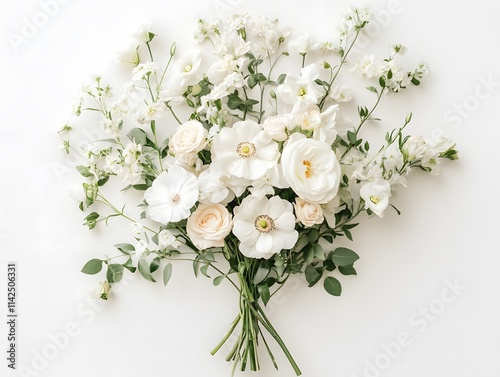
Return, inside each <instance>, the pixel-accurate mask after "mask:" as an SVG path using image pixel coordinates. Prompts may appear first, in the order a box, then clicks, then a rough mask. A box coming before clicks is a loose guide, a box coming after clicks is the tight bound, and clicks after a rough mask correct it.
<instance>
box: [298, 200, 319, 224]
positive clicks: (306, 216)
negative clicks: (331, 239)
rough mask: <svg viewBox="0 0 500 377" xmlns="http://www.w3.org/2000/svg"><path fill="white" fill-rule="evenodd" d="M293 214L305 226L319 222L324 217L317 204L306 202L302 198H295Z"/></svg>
mask: <svg viewBox="0 0 500 377" xmlns="http://www.w3.org/2000/svg"><path fill="white" fill-rule="evenodd" d="M293 206H294V207H295V215H296V216H297V220H299V222H300V223H301V224H303V225H304V226H306V227H311V226H313V225H316V224H321V223H322V222H323V221H324V220H325V218H324V216H323V209H322V208H321V206H320V205H319V204H314V203H309V202H306V201H305V200H304V199H301V198H295V203H294V205H293Z"/></svg>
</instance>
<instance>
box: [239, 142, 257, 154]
mask: <svg viewBox="0 0 500 377" xmlns="http://www.w3.org/2000/svg"><path fill="white" fill-rule="evenodd" d="M256 151H257V150H256V149H255V145H253V144H252V143H247V142H243V143H239V144H238V146H237V147H236V152H238V154H239V155H240V156H241V157H244V158H246V157H252V156H253V155H254V154H255V152H256Z"/></svg>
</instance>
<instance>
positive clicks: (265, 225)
mask: <svg viewBox="0 0 500 377" xmlns="http://www.w3.org/2000/svg"><path fill="white" fill-rule="evenodd" d="M254 225H255V229H257V230H258V231H259V232H261V233H269V232H270V231H272V230H273V229H274V228H275V227H276V226H275V225H274V221H273V219H272V218H271V217H269V216H268V215H259V216H257V218H256V219H255V222H254Z"/></svg>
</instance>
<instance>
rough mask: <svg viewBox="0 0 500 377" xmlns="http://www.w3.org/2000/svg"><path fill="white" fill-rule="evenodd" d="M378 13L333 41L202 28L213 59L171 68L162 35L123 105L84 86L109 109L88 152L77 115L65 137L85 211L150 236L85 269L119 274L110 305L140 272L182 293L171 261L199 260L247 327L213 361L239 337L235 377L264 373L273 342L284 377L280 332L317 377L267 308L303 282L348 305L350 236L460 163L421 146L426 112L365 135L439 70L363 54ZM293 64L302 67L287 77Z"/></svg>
mask: <svg viewBox="0 0 500 377" xmlns="http://www.w3.org/2000/svg"><path fill="white" fill-rule="evenodd" d="M370 14H371V13H370V11H369V10H368V9H365V8H352V9H351V10H350V12H349V13H348V14H347V15H346V16H345V17H343V18H342V19H341V20H340V23H339V26H338V28H337V37H336V39H335V40H330V41H328V40H325V41H322V42H320V43H315V42H313V41H312V39H311V38H310V37H309V36H307V35H292V34H290V32H289V30H288V29H287V28H284V27H282V26H280V24H279V23H278V21H277V20H274V19H269V18H266V17H263V16H253V15H249V14H237V15H234V16H232V17H230V18H228V19H224V20H222V19H219V20H204V19H200V20H199V21H198V24H197V30H196V33H195V42H196V44H197V45H198V47H196V48H194V49H193V50H192V51H191V52H189V53H187V54H185V55H183V56H180V57H178V55H177V51H176V50H177V49H176V44H175V43H173V44H171V45H170V48H169V49H168V48H167V49H166V50H165V52H164V53H163V54H162V55H161V56H160V58H159V59H158V60H157V59H156V58H158V57H154V55H153V48H159V49H161V48H162V45H161V44H159V42H158V38H156V34H155V33H153V32H152V31H151V29H150V27H149V26H146V27H144V28H143V29H142V30H141V31H140V32H138V33H137V34H136V35H135V37H134V38H133V40H132V41H131V44H130V48H129V49H125V50H124V51H122V52H121V53H120V54H119V58H120V60H121V61H123V62H125V64H129V66H130V70H131V77H130V80H129V82H128V83H127V84H126V85H125V86H124V88H123V92H122V93H120V94H119V95H116V96H115V94H114V93H115V91H114V90H112V88H111V87H110V86H109V85H107V84H105V82H104V80H103V79H102V78H101V77H96V78H95V80H94V81H93V82H92V83H91V84H89V85H86V86H85V87H84V88H83V89H82V93H81V96H80V98H79V99H78V101H77V104H76V106H75V110H74V115H75V118H76V116H80V115H81V114H82V113H83V112H87V113H94V114H95V115H94V116H93V117H92V116H90V117H89V123H91V127H93V128H92V129H95V130H97V131H96V132H95V134H97V135H103V136H102V137H98V138H96V139H95V140H90V141H88V142H84V143H83V144H82V143H79V144H77V146H75V139H76V140H78V138H80V137H81V136H82V134H81V130H85V129H87V128H86V127H88V126H86V125H84V126H81V125H80V124H79V123H80V122H79V121H76V120H75V119H72V120H71V121H70V122H68V123H67V124H66V125H65V126H64V127H63V129H62V130H61V131H60V136H61V137H62V140H63V144H64V149H65V150H66V151H67V152H68V153H69V154H72V155H75V156H80V157H81V160H82V161H83V162H81V163H79V164H77V166H76V169H77V170H78V172H79V173H80V174H81V176H83V177H84V182H83V190H82V192H83V197H82V198H81V200H80V209H81V210H82V211H87V209H89V208H93V209H95V210H93V211H92V212H90V213H88V214H87V215H86V217H85V225H87V226H88V227H89V228H90V229H93V228H94V227H96V225H97V224H98V223H101V222H103V223H106V224H107V223H108V220H110V219H111V218H113V217H123V218H125V219H127V220H129V221H130V224H131V227H132V232H131V235H130V237H129V238H132V237H133V239H134V241H133V242H129V243H120V244H117V245H115V246H116V248H117V249H118V250H119V252H120V253H119V254H118V255H117V256H114V257H111V258H110V257H106V258H104V259H92V260H90V261H89V262H88V263H86V264H85V266H84V267H83V270H82V271H83V272H84V273H86V274H98V273H100V272H101V271H103V272H104V271H105V276H106V280H105V281H104V283H103V284H102V291H101V293H100V295H101V298H102V299H107V297H108V294H109V292H110V291H112V285H113V284H114V283H117V282H118V281H120V279H121V278H122V276H123V273H124V271H125V270H128V271H130V272H132V273H135V272H139V274H140V275H142V276H143V277H144V278H145V279H147V280H149V281H151V282H155V281H156V280H158V279H162V280H163V282H164V284H165V285H166V284H167V283H168V281H169V279H170V277H171V275H172V268H173V265H172V263H171V262H172V261H175V260H189V261H191V262H192V263H193V266H194V271H195V274H196V275H197V274H199V273H201V274H203V275H205V276H207V277H210V278H212V279H213V283H214V284H215V285H218V284H220V283H221V282H222V281H228V282H229V283H230V284H232V285H233V286H234V288H235V289H236V290H237V291H238V292H239V297H240V299H239V308H238V309H237V310H235V312H236V318H235V320H234V322H233V323H232V324H231V326H230V328H229V331H228V334H227V335H226V336H225V337H224V338H223V339H222V341H221V343H220V344H219V345H217V347H216V348H215V349H214V350H213V352H212V353H213V354H214V353H216V352H217V351H218V350H219V349H220V348H221V346H222V345H223V344H224V343H225V342H226V341H227V340H228V339H229V338H230V336H231V335H232V334H233V333H235V334H238V335H237V337H236V342H235V343H234V346H233V348H232V350H231V352H230V353H229V355H228V356H227V361H230V362H233V364H234V367H233V373H234V370H236V368H238V367H239V368H240V369H241V370H245V369H246V368H247V366H249V368H250V369H251V370H254V371H255V370H258V369H259V352H258V348H259V345H260V346H263V347H264V348H265V350H266V351H267V352H268V354H269V355H270V357H271V359H272V361H273V363H274V365H275V366H276V362H275V358H274V356H273V353H272V351H271V346H270V344H269V340H268V337H269V335H270V336H271V337H272V338H273V339H274V340H275V341H276V342H277V343H278V345H279V347H280V348H281V349H282V351H283V352H284V353H285V355H286V357H287V358H288V360H289V361H290V363H291V365H292V367H293V369H294V371H295V373H296V374H297V375H300V374H301V371H300V369H299V367H298V366H297V364H296V363H295V361H294V359H293V357H292V356H291V354H290V352H289V351H288V349H287V347H286V346H285V344H284V342H283V340H282V339H281V337H280V336H279V335H278V332H277V331H276V329H275V328H274V327H273V325H272V324H271V322H270V321H269V319H268V318H267V317H266V314H265V311H264V310H263V307H264V306H265V305H266V304H267V303H268V302H269V300H271V299H272V296H273V294H274V293H276V291H277V290H279V289H281V288H282V287H283V286H284V285H285V283H286V282H287V279H289V277H290V276H291V275H293V274H300V275H302V276H304V278H305V280H306V282H307V284H308V285H309V286H314V285H315V284H317V283H318V282H320V281H322V284H323V286H324V288H325V290H326V292H328V293H329V294H331V295H334V296H338V295H340V294H341V283H340V281H339V280H338V277H340V276H341V275H355V274H356V270H355V268H354V263H355V262H356V260H357V259H358V258H359V257H358V255H357V254H356V253H355V252H354V251H352V250H350V249H348V248H345V247H339V246H338V245H336V238H338V237H346V238H348V239H349V240H352V236H351V230H352V229H353V228H354V227H355V226H356V225H357V224H356V223H355V219H356V218H357V217H358V215H360V214H361V213H365V212H366V213H368V215H376V216H379V217H382V216H383V215H384V212H385V211H386V210H387V209H388V208H391V207H392V208H394V209H395V210H396V211H398V210H397V209H396V208H395V207H393V206H392V205H391V204H390V198H391V193H392V192H393V191H394V190H395V189H396V188H397V186H400V185H402V186H406V177H407V175H408V174H409V173H410V171H411V170H413V169H416V168H419V169H422V170H424V171H426V172H430V173H431V174H437V173H438V172H439V167H440V162H441V160H442V159H451V160H454V159H456V158H457V152H456V150H455V145H454V144H453V142H451V141H450V140H449V139H447V138H445V137H440V138H439V139H437V140H434V139H429V140H426V139H423V138H422V137H420V136H408V135H405V133H404V130H405V127H406V126H407V125H408V123H410V120H411V113H410V114H409V115H408V116H407V117H406V119H403V120H402V122H401V125H400V127H396V128H394V129H393V130H392V131H391V132H388V133H387V134H386V135H385V139H383V142H382V144H381V145H379V146H378V147H377V150H376V151H374V152H372V149H371V148H370V144H371V143H370V142H368V141H367V140H364V139H363V138H362V129H363V126H365V125H367V124H369V123H370V122H375V121H380V119H378V118H376V117H375V110H376V109H377V106H378V105H379V103H380V101H381V100H382V99H384V98H386V97H389V96H390V95H394V94H395V93H398V92H400V91H401V90H403V89H406V88H407V87H409V86H410V85H419V84H420V81H421V79H422V77H423V76H424V75H425V74H426V73H427V67H426V65H425V64H418V65H417V66H416V68H413V69H411V70H408V69H405V68H404V67H403V66H402V65H401V64H400V61H399V59H400V58H399V57H400V56H401V55H402V54H403V53H404V52H405V50H406V49H405V47H404V46H402V45H394V46H392V49H391V51H390V52H389V53H388V56H387V57H386V58H385V59H383V60H381V61H376V60H375V59H374V57H373V55H364V56H362V55H359V54H358V56H352V50H353V46H354V45H355V43H356V40H357V39H358V36H359V35H360V33H362V32H363V29H364V28H365V26H366V25H367V24H368V22H369V19H370ZM210 47H211V48H213V50H214V51H215V54H214V53H212V52H210V53H207V50H209V48H210ZM163 58H164V59H163ZM162 60H163V63H161V62H162ZM285 60H287V61H288V62H287V63H288V64H289V65H291V66H294V67H296V68H294V69H293V70H291V71H290V70H287V71H285V72H284V71H283V67H284V66H285V65H284V64H285V63H284V61H285ZM345 68H349V70H350V71H353V72H355V73H357V74H358V75H359V76H360V77H361V78H362V79H363V80H367V81H368V86H367V90H368V91H369V92H371V93H372V95H373V103H372V105H371V106H370V107H366V106H361V105H359V106H357V114H355V115H356V116H357V117H358V120H357V121H349V120H348V118H347V116H348V115H349V111H350V109H351V110H352V109H353V108H354V109H355V108H356V107H352V105H350V104H348V102H350V101H352V99H353V97H354V93H353V92H352V90H350V89H349V88H348V87H347V86H345V85H341V84H339V83H338V82H339V77H341V74H343V72H345V71H346V70H345ZM346 74H352V73H349V72H347V73H346ZM391 128H392V127H391ZM77 158H78V157H77ZM120 190H121V191H127V201H132V202H134V201H135V203H134V205H133V206H132V209H130V207H131V206H130V205H127V207H125V206H124V207H123V208H119V206H116V205H115V204H113V200H112V197H113V195H116V193H117V192H118V191H120ZM126 204H128V203H126ZM134 208H139V210H138V211H136V212H137V213H136V214H134V213H133V212H134ZM398 213H399V212H398ZM134 216H136V217H134ZM103 268H104V270H103ZM335 275H336V276H337V277H335ZM276 367H277V366H276Z"/></svg>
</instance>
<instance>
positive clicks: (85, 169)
mask: <svg viewBox="0 0 500 377" xmlns="http://www.w3.org/2000/svg"><path fill="white" fill-rule="evenodd" d="M76 170H78V173H80V174H81V175H83V176H84V177H85V178H88V177H92V175H93V174H92V173H91V172H90V170H89V167H88V166H83V165H78V166H77V167H76Z"/></svg>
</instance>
